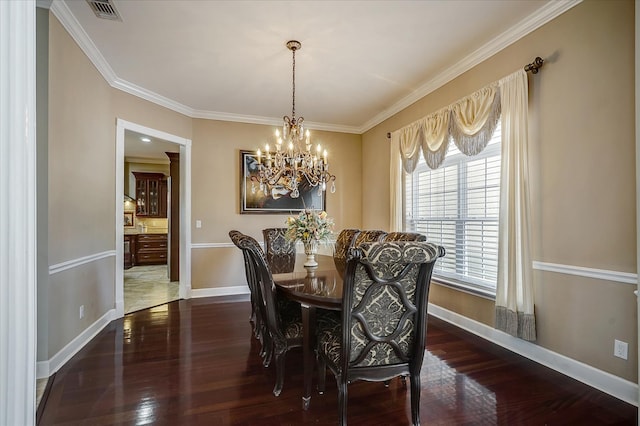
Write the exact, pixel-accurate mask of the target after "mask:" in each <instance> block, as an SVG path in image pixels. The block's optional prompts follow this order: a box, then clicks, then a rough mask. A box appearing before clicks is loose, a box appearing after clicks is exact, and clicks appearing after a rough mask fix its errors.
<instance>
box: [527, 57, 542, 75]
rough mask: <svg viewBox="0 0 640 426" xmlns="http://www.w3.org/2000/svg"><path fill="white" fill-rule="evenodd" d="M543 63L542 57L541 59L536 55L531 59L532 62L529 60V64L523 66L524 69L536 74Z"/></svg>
mask: <svg viewBox="0 0 640 426" xmlns="http://www.w3.org/2000/svg"><path fill="white" fill-rule="evenodd" d="M543 64H544V59H542V58H541V57H540V56H538V57H536V59H534V60H533V62H531V63H530V64H527V65H525V66H524V70H525V71H526V72H529V71H531V73H532V74H538V70H539V69H540V68H542V65H543Z"/></svg>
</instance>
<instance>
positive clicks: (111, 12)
mask: <svg viewBox="0 0 640 426" xmlns="http://www.w3.org/2000/svg"><path fill="white" fill-rule="evenodd" d="M87 3H89V6H91V10H93V13H95V14H96V16H97V17H98V18H100V19H110V20H112V21H122V18H120V14H119V13H118V11H117V10H116V8H115V6H114V5H113V4H111V0H87Z"/></svg>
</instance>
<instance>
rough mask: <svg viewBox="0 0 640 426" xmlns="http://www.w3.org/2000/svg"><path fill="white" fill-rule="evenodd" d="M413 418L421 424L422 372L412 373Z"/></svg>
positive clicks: (415, 425)
mask: <svg viewBox="0 0 640 426" xmlns="http://www.w3.org/2000/svg"><path fill="white" fill-rule="evenodd" d="M410 381H411V420H412V421H413V424H414V426H420V372H418V373H411V377H410Z"/></svg>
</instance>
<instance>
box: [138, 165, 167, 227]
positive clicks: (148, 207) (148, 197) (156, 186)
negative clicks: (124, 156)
mask: <svg viewBox="0 0 640 426" xmlns="http://www.w3.org/2000/svg"><path fill="white" fill-rule="evenodd" d="M133 175H134V176H135V177H136V216H140V217H163V218H166V217H167V178H166V176H165V175H164V173H146V172H133Z"/></svg>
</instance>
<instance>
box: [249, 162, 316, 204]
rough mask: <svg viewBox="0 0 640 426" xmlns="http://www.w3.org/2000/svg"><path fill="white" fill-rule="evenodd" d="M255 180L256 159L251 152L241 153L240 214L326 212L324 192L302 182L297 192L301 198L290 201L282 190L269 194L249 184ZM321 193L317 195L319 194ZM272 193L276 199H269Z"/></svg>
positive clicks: (287, 194)
mask: <svg viewBox="0 0 640 426" xmlns="http://www.w3.org/2000/svg"><path fill="white" fill-rule="evenodd" d="M252 177H254V178H256V179H257V177H258V160H257V159H256V155H255V152H254V151H246V150H240V213H241V214H293V213H299V212H301V211H302V210H305V209H313V210H326V197H325V193H324V191H318V187H317V186H316V187H313V186H311V185H309V182H307V181H306V179H304V182H301V183H300V185H299V187H298V189H299V191H300V196H299V197H298V198H291V197H290V196H289V191H287V190H286V189H284V188H281V189H280V190H278V189H277V188H274V189H273V191H272V194H265V193H264V192H263V191H261V190H260V184H259V183H258V182H257V181H255V180H254V181H252V179H251V178H252ZM318 192H320V193H318ZM274 194H275V197H274V196H272V195H274Z"/></svg>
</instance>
